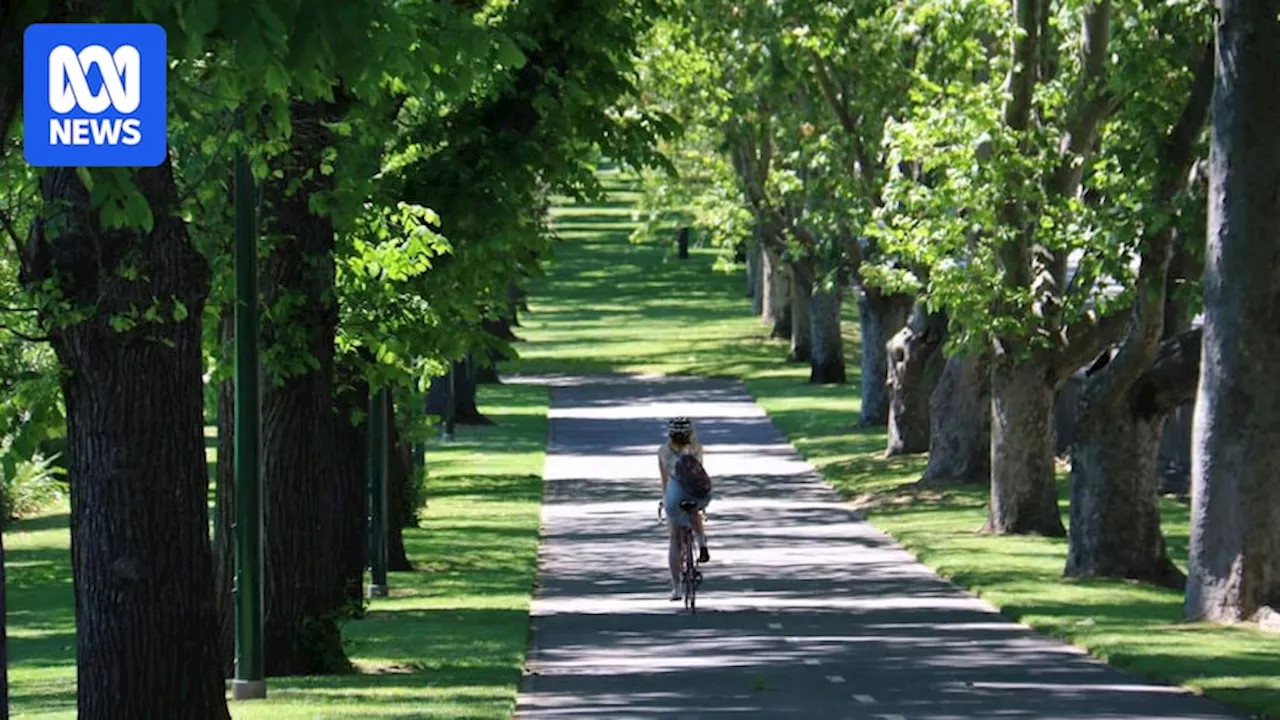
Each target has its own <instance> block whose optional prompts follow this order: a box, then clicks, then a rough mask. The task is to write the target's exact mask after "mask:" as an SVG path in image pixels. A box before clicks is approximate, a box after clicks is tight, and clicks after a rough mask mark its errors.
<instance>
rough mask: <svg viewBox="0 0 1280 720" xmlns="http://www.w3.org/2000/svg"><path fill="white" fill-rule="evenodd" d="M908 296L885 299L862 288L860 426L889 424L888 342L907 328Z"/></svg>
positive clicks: (878, 292)
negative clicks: (904, 327)
mask: <svg viewBox="0 0 1280 720" xmlns="http://www.w3.org/2000/svg"><path fill="white" fill-rule="evenodd" d="M912 303H913V299H912V297H911V296H910V295H897V294H894V295H885V294H883V293H882V292H880V291H879V290H878V289H876V288H863V290H862V292H861V293H860V295H859V298H858V322H859V325H860V327H861V330H862V424H863V425H885V424H887V423H888V422H889V352H888V347H887V346H888V343H889V338H892V337H893V336H894V335H895V334H897V332H898V331H899V330H901V329H902V328H903V326H905V325H906V324H907V316H908V314H909V313H910V312H911V305H912Z"/></svg>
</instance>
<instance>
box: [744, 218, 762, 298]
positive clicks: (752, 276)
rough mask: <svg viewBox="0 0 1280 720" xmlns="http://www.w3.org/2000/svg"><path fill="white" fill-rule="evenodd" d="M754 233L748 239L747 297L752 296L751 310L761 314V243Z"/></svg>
mask: <svg viewBox="0 0 1280 720" xmlns="http://www.w3.org/2000/svg"><path fill="white" fill-rule="evenodd" d="M759 242H760V241H759V240H758V239H756V237H755V235H754V233H753V234H752V237H751V239H750V240H748V241H747V273H746V278H744V279H745V280H746V283H747V297H749V298H751V312H753V313H755V314H756V315H759V314H760V244H759Z"/></svg>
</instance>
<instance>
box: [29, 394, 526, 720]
mask: <svg viewBox="0 0 1280 720" xmlns="http://www.w3.org/2000/svg"><path fill="white" fill-rule="evenodd" d="M480 408H481V410H482V411H483V412H485V413H486V414H488V415H489V416H490V417H491V418H492V419H494V420H495V421H497V422H498V425H497V426H496V427H483V428H475V427H463V426H460V427H459V428H458V434H457V440H456V441H455V442H454V443H452V444H449V445H441V444H440V443H433V444H432V445H431V446H430V447H429V448H428V456H427V458H428V463H429V467H430V473H431V474H430V479H429V481H428V483H429V499H428V507H427V512H426V514H425V517H424V521H423V523H422V527H421V528H418V529H408V530H406V531H405V543H406V546H407V549H408V552H409V556H410V559H411V560H413V561H414V562H415V564H417V565H418V567H419V570H420V572H412V573H390V577H389V579H388V582H389V584H390V586H391V596H390V597H388V598H385V599H377V600H374V601H372V603H371V605H370V607H369V612H368V614H367V616H366V617H365V618H364V619H361V620H355V621H350V622H348V623H346V625H345V626H344V628H343V635H344V637H345V639H346V642H347V652H348V655H349V656H350V657H351V658H352V660H353V661H354V662H355V663H356V665H357V667H358V668H359V670H360V673H359V674H356V675H347V676H338V677H309V678H270V679H269V680H268V687H269V692H268V698H267V699H266V700H265V701H252V702H237V703H233V704H232V712H231V715H232V717H233V718H236V719H237V720H241V719H244V720H250V719H262V720H266V719H267V718H270V719H271V720H303V719H304V718H305V719H306V720H316V719H319V718H343V717H352V718H354V717H360V718H404V719H406V720H407V719H408V718H442V719H444V718H448V719H450V720H452V719H455V718H456V719H462V718H485V719H493V720H498V719H502V720H505V719H506V718H508V717H510V715H511V713H512V710H513V709H514V707H515V695H516V690H517V687H518V684H519V681H520V677H521V672H522V667H523V663H524V655H525V644H526V639H527V635H528V608H529V599H530V595H531V592H532V588H533V582H534V572H535V563H536V557H537V543H538V518H539V508H540V505H541V495H542V481H541V477H542V463H543V453H544V448H545V441H546V414H547V391H546V388H543V387H532V386H520V385H509V386H484V387H483V388H482V391H481V395H480ZM66 522H67V516H66V514H65V509H64V510H62V511H61V512H53V513H50V514H48V515H45V516H43V517H39V518H34V519H31V520H27V521H23V522H20V523H16V524H15V526H14V527H13V528H12V529H11V530H10V531H9V532H6V534H5V545H6V550H7V567H8V572H9V584H8V591H9V596H8V601H9V617H8V621H9V653H10V667H9V673H10V693H11V697H12V707H13V711H14V717H32V718H49V719H53V718H74V717H75V666H74V617H73V613H72V595H71V575H70V569H69V567H68V535H67V529H66Z"/></svg>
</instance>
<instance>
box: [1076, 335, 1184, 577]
mask: <svg viewBox="0 0 1280 720" xmlns="http://www.w3.org/2000/svg"><path fill="white" fill-rule="evenodd" d="M1199 362H1200V334H1199V333H1198V332H1189V333H1186V334H1184V335H1182V336H1179V337H1176V338H1172V339H1170V340H1167V341H1165V342H1164V343H1162V345H1161V347H1160V350H1159V354H1158V355H1157V356H1156V358H1155V360H1154V361H1153V362H1152V364H1151V367H1150V368H1149V369H1148V370H1147V371H1146V372H1145V373H1144V374H1143V375H1142V376H1141V377H1140V378H1139V379H1138V380H1137V381H1136V382H1135V383H1134V384H1133V386H1132V387H1129V388H1126V389H1125V390H1124V391H1123V394H1122V395H1121V396H1120V397H1116V398H1102V397H1099V398H1096V399H1091V402H1090V403H1089V405H1088V407H1087V408H1086V414H1084V415H1082V416H1081V417H1080V418H1079V423H1078V424H1077V426H1076V434H1075V442H1074V444H1073V446H1072V452H1071V534H1070V541H1069V543H1068V545H1067V566H1066V575H1067V576H1069V577H1110V578H1122V579H1132V580H1142V581H1145V582H1149V583H1153V584H1156V585H1164V586H1166V587H1173V588H1178V589H1181V588H1182V587H1183V585H1184V583H1185V581H1186V577H1185V576H1184V575H1183V574H1182V571H1181V570H1179V569H1178V567H1177V566H1176V565H1174V564H1173V561H1172V560H1170V559H1169V556H1168V553H1167V551H1166V549H1165V542H1164V535H1163V534H1162V533H1161V532H1160V494H1159V488H1158V483H1159V478H1158V468H1157V460H1158V458H1159V448H1160V437H1161V435H1162V434H1163V430H1164V424H1165V418H1167V417H1168V415H1169V412H1170V410H1171V409H1172V408H1174V407H1176V406H1177V405H1178V404H1181V403H1183V402H1185V401H1186V400H1187V399H1188V398H1190V397H1192V395H1193V394H1194V393H1195V385H1196V379H1197V367H1198V366H1199ZM1090 390H1092V388H1090ZM1086 392H1087V391H1086Z"/></svg>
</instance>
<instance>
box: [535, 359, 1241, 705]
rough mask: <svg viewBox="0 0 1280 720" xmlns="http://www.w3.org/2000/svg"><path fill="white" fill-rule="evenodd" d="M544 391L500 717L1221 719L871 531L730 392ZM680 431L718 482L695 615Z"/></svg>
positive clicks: (594, 386) (558, 382) (687, 385)
mask: <svg viewBox="0 0 1280 720" xmlns="http://www.w3.org/2000/svg"><path fill="white" fill-rule="evenodd" d="M539 381H540V382H549V381H550V384H552V385H553V387H554V389H553V391H552V410H551V432H550V441H549V448H548V455H547V464H546V472H545V481H544V482H545V495H544V505H543V510H542V524H543V528H542V533H543V536H542V537H543V539H542V548H541V550H540V552H539V568H540V569H539V573H540V577H539V588H538V592H537V596H536V597H535V599H534V602H533V607H532V610H531V612H532V615H533V619H532V628H533V640H532V647H531V650H530V656H529V670H528V672H529V674H528V675H527V676H526V679H525V684H524V688H523V691H522V693H521V694H520V698H519V702H518V707H517V711H516V717H517V718H521V719H523V720H543V719H548V718H608V719H609V720H623V719H627V718H658V717H668V716H676V715H681V716H683V717H687V718H699V719H700V718H716V717H724V716H735V717H758V718H782V717H804V718H812V719H813V720H826V719H827V718H868V719H871V718H879V719H882V720H898V719H901V720H960V719H972V720H993V719H997V718H1015V719H1016V718H1037V719H1039V720H1055V719H1058V718H1061V719H1064V720H1065V719H1067V718H1091V719H1092V720H1138V719H1139V718H1141V719H1143V720H1166V719H1167V720H1175V719H1176V720H1192V719H1195V720H1221V719H1225V718H1231V717H1236V716H1234V715H1231V714H1229V713H1228V712H1227V711H1225V710H1223V709H1221V708H1220V707H1219V706H1218V705H1216V704H1214V703H1211V702H1209V701H1207V700H1204V699H1202V698H1198V697H1195V696H1192V695H1189V694H1188V693H1186V692H1184V691H1182V690H1181V689H1178V688H1172V687H1167V686H1161V685H1154V684H1151V683H1147V682H1145V681H1142V680H1138V679H1136V678H1134V677H1133V676H1130V675H1128V674H1127V673H1123V672H1121V671H1119V670H1115V669H1113V668H1110V667H1107V666H1106V665H1104V664H1102V663H1099V662H1097V661H1095V660H1093V659H1091V658H1089V657H1088V656H1087V655H1085V654H1084V653H1083V652H1081V651H1079V650H1077V649H1075V648H1073V647H1070V646H1067V645H1064V644H1062V643H1058V642H1055V641H1052V640H1048V639H1045V638H1042V637H1040V636H1038V635H1035V634H1034V633H1032V632H1031V631H1030V630H1029V629H1027V628H1026V627H1025V626H1023V625H1020V624H1017V623H1013V622H1010V621H1009V620H1008V619H1006V618H1004V617H1003V616H1001V615H1000V614H998V613H996V612H995V611H994V610H992V609H991V608H990V606H988V605H986V604H985V603H983V602H982V601H980V600H977V599H976V598H974V597H972V596H971V595H968V594H966V593H964V592H962V591H960V590H959V589H957V588H956V587H954V586H952V585H950V584H949V583H946V582H945V581H943V580H941V579H940V578H938V577H937V576H936V575H935V574H933V573H932V572H931V571H930V570H928V568H926V567H924V566H923V565H921V564H920V563H918V562H916V561H915V559H914V558H912V557H911V556H910V554H908V553H907V552H906V551H904V550H903V549H902V548H901V547H899V546H898V545H897V544H896V543H894V542H893V541H892V540H891V539H890V538H889V537H887V536H886V535H884V534H883V533H881V532H879V531H878V530H876V529H874V528H873V527H871V526H870V525H869V524H867V523H866V522H863V521H862V519H861V518H860V517H859V516H858V515H857V513H855V512H854V511H853V510H852V509H851V508H849V507H848V506H847V505H846V504H844V503H842V502H841V501H840V499H839V498H838V497H837V495H836V494H835V492H834V491H833V490H831V489H830V488H829V487H827V486H826V485H825V484H824V483H823V482H822V481H821V478H820V477H819V476H818V474H817V473H816V472H815V471H814V469H813V467H812V466H811V465H809V464H808V463H806V462H805V461H803V460H802V459H801V458H800V457H799V455H797V454H796V452H795V451H794V449H792V448H791V446H790V444H788V443H787V442H786V440H785V439H784V438H783V437H782V435H781V434H780V433H779V432H778V431H777V430H776V429H775V428H774V427H773V425H772V423H770V422H769V420H768V418H767V417H766V416H765V414H764V412H763V411H762V410H761V409H760V408H759V407H758V406H757V405H756V404H755V403H754V402H753V401H752V400H751V398H750V396H749V395H747V393H746V392H745V390H743V388H742V386H741V385H740V384H739V383H737V382H736V381H727V380H724V381H722V380H698V379H691V378H662V379H658V378H648V379H646V378H635V377H629V378H623V377H617V378H614V377H610V376H593V377H586V378H567V377H555V378H540V379H539ZM673 415H688V416H691V417H693V418H694V421H695V423H696V424H697V427H698V434H699V436H700V438H701V439H702V441H703V443H704V444H705V445H706V449H707V463H706V464H707V470H708V471H709V472H710V473H711V475H712V477H713V478H715V482H716V490H715V493H716V495H715V499H714V500H713V501H712V504H711V507H710V509H709V516H710V517H709V524H708V536H709V539H710V542H711V553H712V562H711V563H710V564H709V565H707V566H705V567H704V573H703V574H704V577H705V580H704V582H703V585H702V588H701V590H700V592H699V594H698V608H699V609H698V613H697V614H696V615H689V614H687V613H685V612H684V611H683V608H682V604H681V603H678V602H669V601H668V600H667V597H666V590H667V585H666V583H667V573H666V547H667V545H666V532H667V530H666V528H665V527H664V526H661V525H659V524H658V521H657V500H658V494H659V491H658V487H659V485H658V478H657V467H656V464H657V460H656V457H655V453H656V450H657V446H658V444H659V443H660V442H661V441H662V439H663V433H664V429H665V421H666V419H667V418H668V417H671V416H673Z"/></svg>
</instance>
